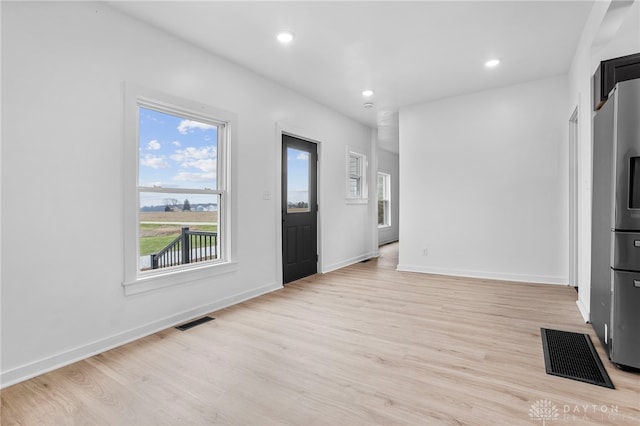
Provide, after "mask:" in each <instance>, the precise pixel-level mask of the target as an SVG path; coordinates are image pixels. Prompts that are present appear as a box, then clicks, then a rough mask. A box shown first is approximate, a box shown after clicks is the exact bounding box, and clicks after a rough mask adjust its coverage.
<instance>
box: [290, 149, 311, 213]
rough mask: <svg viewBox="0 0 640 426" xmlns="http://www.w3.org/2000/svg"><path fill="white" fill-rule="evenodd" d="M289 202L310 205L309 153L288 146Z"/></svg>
mask: <svg viewBox="0 0 640 426" xmlns="http://www.w3.org/2000/svg"><path fill="white" fill-rule="evenodd" d="M287 202H289V203H299V202H303V203H306V205H307V207H308V205H309V153H308V152H306V151H301V150H299V149H295V148H287Z"/></svg>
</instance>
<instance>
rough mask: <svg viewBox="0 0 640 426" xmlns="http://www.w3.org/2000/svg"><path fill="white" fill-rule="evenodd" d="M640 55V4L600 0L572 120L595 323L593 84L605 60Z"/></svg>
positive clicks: (576, 75) (585, 38) (581, 297)
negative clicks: (575, 116)
mask: <svg viewBox="0 0 640 426" xmlns="http://www.w3.org/2000/svg"><path fill="white" fill-rule="evenodd" d="M639 52H640V2H638V1H635V2H634V3H632V4H629V2H618V3H612V2H609V1H601V2H595V3H594V7H593V9H592V11H591V14H590V15H589V19H588V21H587V23H586V25H585V28H584V31H583V34H582V37H581V38H580V43H579V45H578V48H577V50H576V54H575V56H574V58H573V61H572V64H571V68H570V70H569V88H570V89H569V98H570V101H569V105H568V109H567V111H566V112H565V114H566V115H567V116H569V115H570V114H571V113H572V112H573V111H574V110H575V108H576V107H577V108H578V112H579V116H578V126H579V130H578V144H579V146H578V148H579V152H578V157H579V158H578V172H579V187H578V204H579V211H578V217H577V220H578V290H579V291H578V300H577V304H578V308H579V309H580V312H581V313H582V315H583V317H584V319H585V321H588V320H589V312H590V303H591V298H590V291H591V180H592V149H593V148H592V116H593V103H592V87H591V85H592V81H591V78H592V76H593V73H594V72H595V71H596V69H597V67H598V65H599V64H600V61H602V60H606V59H611V58H616V57H619V56H625V55H629V54H632V53H639Z"/></svg>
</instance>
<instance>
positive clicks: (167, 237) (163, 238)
mask: <svg viewBox="0 0 640 426" xmlns="http://www.w3.org/2000/svg"><path fill="white" fill-rule="evenodd" d="M166 228H167V225H160V224H140V235H143V236H142V237H141V238H140V256H148V255H150V254H152V253H158V252H159V251H160V250H162V249H163V248H165V247H166V246H167V245H168V244H169V243H171V242H172V241H173V240H174V239H175V238H176V237H178V235H180V233H181V232H182V231H181V229H180V227H179V226H178V227H176V228H175V231H172V232H166ZM159 229H163V230H164V231H165V232H162V233H158V235H154V231H156V230H159ZM189 229H190V230H192V231H207V232H217V231H218V226H217V225H196V226H190V227H189ZM149 234H151V235H149ZM147 235H148V236H147Z"/></svg>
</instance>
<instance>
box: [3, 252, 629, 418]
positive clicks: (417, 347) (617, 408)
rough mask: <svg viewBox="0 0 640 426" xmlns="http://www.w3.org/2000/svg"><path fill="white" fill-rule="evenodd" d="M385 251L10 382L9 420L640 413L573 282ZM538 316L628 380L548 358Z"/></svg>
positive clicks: (6, 408)
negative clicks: (585, 343)
mask: <svg viewBox="0 0 640 426" xmlns="http://www.w3.org/2000/svg"><path fill="white" fill-rule="evenodd" d="M381 253H382V254H381V257H380V258H379V259H376V260H372V261H370V262H366V263H359V264H356V265H353V266H350V267H347V268H344V269H341V270H338V271H335V272H332V273H329V274H325V275H316V276H314V277H310V278H307V279H303V280H299V281H297V282H294V283H292V284H289V285H288V286H286V288H285V289H283V290H280V291H277V292H274V293H271V294H268V295H266V296H262V297H259V298H257V299H254V300H251V301H248V302H245V303H242V304H240V305H236V306H233V307H230V308H227V309H224V310H221V311H218V312H215V313H212V314H211V315H212V316H215V317H216V320H215V321H212V322H208V323H206V324H203V325H200V326H197V327H195V328H192V329H190V330H188V331H178V330H175V329H173V328H172V329H167V330H164V331H162V332H160V333H156V334H154V335H152V336H149V337H147V338H144V339H141V340H138V341H136V342H133V343H131V344H128V345H125V346H122V347H120V348H117V349H113V350H110V351H108V352H106V353H103V354H101V355H98V356H95V357H92V358H90V359H87V360H84V361H81V362H78V363H75V364H73V365H70V366H68V367H65V368H61V369H59V370H56V371H53V372H51V373H48V374H44V375H42V376H39V377H36V378H34V379H32V380H28V381H26V382H23V383H20V384H17V385H14V386H11V387H9V388H6V389H3V390H2V391H1V398H2V413H1V415H2V417H1V420H2V422H1V423H2V425H13V424H24V425H31V424H96V425H102V424H113V425H129V424H145V425H174V424H175V425H177V424H180V425H191V424H199V425H200V424H230V425H391V424H398V425H431V424H469V425H518V424H542V420H546V424H571V425H578V424H586V423H588V424H614V425H623V424H630V425H639V424H640V375H638V374H635V373H628V372H622V371H620V370H618V369H616V368H615V367H614V366H613V365H612V364H611V363H610V362H609V361H608V359H607V357H606V355H605V354H604V352H603V351H602V348H601V346H600V344H599V342H598V340H597V338H596V337H595V334H594V333H593V332H592V330H591V327H590V326H589V325H586V324H584V323H583V321H582V319H581V317H580V314H579V313H578V311H577V308H576V305H575V300H576V293H575V291H574V290H573V289H571V288H568V287H561V286H551V285H534V284H522V283H505V282H495V281H489V280H477V279H464V278H453V277H443V276H435V275H425V274H416V273H402V272H398V271H395V269H394V268H395V265H396V263H397V247H396V245H388V246H384V247H382V250H381ZM540 327H546V328H556V329H561V330H567V331H576V332H587V333H589V334H590V335H591V337H592V340H593V341H594V343H595V344H596V346H597V348H598V350H599V353H600V356H601V358H602V360H603V362H604V364H605V367H606V368H607V371H608V373H609V375H610V376H611V379H612V381H613V383H614V384H615V386H616V389H615V390H612V389H607V388H603V387H599V386H594V385H590V384H586V383H581V382H577V381H573V380H569V379H564V378H560V377H555V376H550V375H547V374H545V368H544V359H543V354H542V344H541V339H540ZM543 401H546V403H547V404H549V405H548V408H550V410H548V411H547V412H543V413H542V414H540V412H537V414H536V412H534V411H533V410H532V408H533V407H534V405H535V404H538V405H540V404H541V403H542V402H543ZM545 413H546V414H545ZM545 416H547V417H545Z"/></svg>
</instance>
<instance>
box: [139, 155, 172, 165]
mask: <svg viewBox="0 0 640 426" xmlns="http://www.w3.org/2000/svg"><path fill="white" fill-rule="evenodd" d="M140 165H141V166H145V167H151V168H152V169H166V168H167V167H169V163H168V162H167V160H166V159H165V158H164V157H163V156H160V157H157V156H155V155H151V154H147V155H145V156H144V157H143V158H141V159H140Z"/></svg>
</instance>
